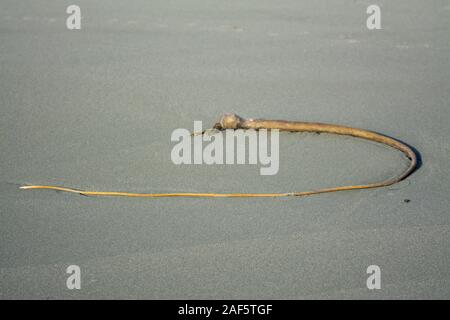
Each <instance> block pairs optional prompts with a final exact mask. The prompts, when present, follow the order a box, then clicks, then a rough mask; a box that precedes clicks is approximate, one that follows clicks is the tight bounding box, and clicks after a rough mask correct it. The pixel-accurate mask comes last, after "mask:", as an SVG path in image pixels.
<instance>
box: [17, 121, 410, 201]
mask: <svg viewBox="0 0 450 320" xmlns="http://www.w3.org/2000/svg"><path fill="white" fill-rule="evenodd" d="M214 129H217V130H226V129H255V130H260V129H269V130H271V129H277V130H280V131H290V132H318V133H331V134H339V135H346V136H352V137H357V138H362V139H366V140H370V141H375V142H378V143H381V144H385V145H387V146H390V147H392V148H395V149H397V150H399V151H401V152H403V153H404V154H405V155H406V157H407V158H408V159H409V160H410V164H409V166H408V167H407V168H406V169H405V170H404V171H402V172H400V173H399V174H398V175H397V176H394V177H392V178H389V179H386V180H383V181H380V182H374V183H370V184H363V185H350V186H341V187H332V188H324V189H318V190H312V191H301V192H284V193H197V192H194V193H190V192H179V193H133V192H117V191H87V190H78V189H72V188H65V187H58V186H50V185H30V186H21V187H20V189H27V190H29V189H50V190H57V191H63V192H70V193H76V194H80V195H84V196H117V197H139V198H159V197H209V198H262V197H286V196H309V195H314V194H320V193H328V192H337V191H345V190H357V189H371V188H380V187H386V186H390V185H392V184H394V183H397V182H399V181H401V180H403V179H405V178H406V177H408V176H409V175H410V174H411V173H412V172H413V171H414V170H415V169H416V166H417V156H416V153H415V152H414V151H413V150H412V148H410V147H409V146H407V145H406V144H404V143H402V142H400V141H398V140H395V139H393V138H390V137H387V136H384V135H382V134H379V133H375V132H372V131H368V130H363V129H358V128H352V127H346V126H340V125H332V124H326V123H315V122H298V121H284V120H264V119H260V120H255V119H249V120H246V119H243V118H241V117H239V116H237V115H235V114H226V115H224V116H222V118H221V119H220V121H219V122H218V123H216V124H215V125H214Z"/></svg>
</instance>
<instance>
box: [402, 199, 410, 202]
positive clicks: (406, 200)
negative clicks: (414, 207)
mask: <svg viewBox="0 0 450 320" xmlns="http://www.w3.org/2000/svg"><path fill="white" fill-rule="evenodd" d="M403 202H405V203H408V202H411V200H409V199H405V200H403Z"/></svg>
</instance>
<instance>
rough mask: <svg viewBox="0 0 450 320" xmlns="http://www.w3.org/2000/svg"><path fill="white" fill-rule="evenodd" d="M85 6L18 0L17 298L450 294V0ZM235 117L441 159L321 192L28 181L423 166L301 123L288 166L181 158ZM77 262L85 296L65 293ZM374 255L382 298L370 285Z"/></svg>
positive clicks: (6, 77)
mask: <svg viewBox="0 0 450 320" xmlns="http://www.w3.org/2000/svg"><path fill="white" fill-rule="evenodd" d="M130 2H131V3H130ZM72 3H73V2H71V1H50V0H48V1H43V0H36V1H15V0H8V1H6V0H2V1H1V3H0V84H1V86H0V299H13V298H19V299H23V298H33V299H34V298H50V299H56V298H64V299H71V298H150V299H155V298H164V299H170V298H179V299H187V298H231V299H239V298H245V299H256V298H274V299H298V298H356V299H372V298H376V299H394V298H400V299H403V298H412V299H431V298H438V299H442V298H446V299H448V298H450V277H449V276H450V249H449V244H450V225H449V223H450V219H449V215H450V214H449V208H450V198H449V180H450V167H449V157H450V141H449V136H450V126H449V125H448V123H449V119H450V103H449V101H450V61H449V53H450V51H449V49H450V46H449V40H450V38H449V30H450V28H449V27H450V2H449V1H437V0H435V1H419V0H414V1H407V0H402V1H399V0H398V1H385V0H383V1H377V4H379V5H380V7H381V10H382V30H373V31H370V30H368V29H367V28H366V22H365V20H366V17H367V14H366V8H367V6H368V5H369V4H372V3H373V1H347V0H345V1H344V0H340V1H332V2H331V1H325V0H321V1H296V0H292V1H276V2H275V1H268V0H264V1H261V0H251V1H206V0H204V1H201V0H195V1H170V2H168V1H163V0H158V1H151V2H150V1H144V0H139V1H129V2H128V1H119V0H114V1H111V0H101V1H87V0H79V1H77V4H78V5H79V6H80V7H81V12H82V17H83V19H82V29H81V30H74V31H69V30H67V29H66V27H65V20H66V17H67V16H68V15H67V14H66V13H65V11H66V8H67V6H68V5H69V4H72ZM224 112H236V113H238V114H240V115H242V116H244V117H253V118H269V119H286V120H302V121H320V122H329V123H337V124H344V125H350V126H354V127H361V128H366V129H370V130H374V131H378V132H381V133H384V134H387V135H389V136H392V137H396V138H399V139H401V140H402V141H405V142H407V143H408V144H410V145H412V146H414V147H415V148H416V149H417V150H419V152H420V154H421V157H422V161H423V164H422V166H421V167H420V169H419V170H418V171H417V172H415V173H414V174H413V175H412V176H411V177H410V178H408V179H407V180H405V181H403V182H401V183H399V184H397V185H394V186H392V187H388V188H382V189H374V190H361V191H352V192H342V193H334V194H326V195H319V196H314V197H306V198H284V199H186V198H179V199H170V198H164V199H129V198H92V197H83V196H77V195H71V194H66V193H58V192H53V191H46V190H36V191H22V190H19V189H18V186H20V185H21V184H57V185H65V186H72V187H78V188H85V189H93V190H120V191H136V192H164V191H167V192H173V191H180V192H183V191H193V192H204V191H216V192H282V191H304V190H310V189H313V188H320V187H329V186H336V185H343V184H344V185H345V184H356V183H368V182H373V181H378V180H382V179H384V178H387V177H390V176H392V175H394V174H396V173H397V172H399V171H401V170H402V168H404V167H405V166H406V165H407V162H406V160H405V158H404V157H403V156H402V155H401V154H400V153H399V152H397V151H394V150H391V149H388V148H385V147H383V146H380V145H377V144H373V143H367V142H364V141H361V140H358V139H352V138H347V137H336V136H332V135H326V134H325V135H324V134H323V135H315V134H290V133H283V134H281V135H280V170H279V173H278V174H277V175H275V176H260V175H259V166H254V165H239V166H238V165H234V166H233V165H228V166H226V165H224V166H217V165H216V166H206V165H203V166H194V165H191V166H189V165H184V166H176V165H174V164H173V163H172V162H171V160H170V151H171V148H172V147H173V145H174V143H172V142H171V141H170V135H171V133H172V131H173V130H174V129H176V128H187V129H192V128H193V121H194V120H202V121H203V123H204V125H205V126H209V125H212V124H213V123H214V122H215V121H217V120H218V118H219V117H220V115H221V114H223V113H224ZM405 199H409V200H410V202H404V200H405ZM71 264H75V265H79V266H80V268H81V272H82V282H81V285H82V288H81V290H68V289H67V288H66V278H67V276H68V275H67V274H66V273H65V270H66V268H67V266H69V265H71ZM372 264H375V265H378V266H380V268H381V279H382V288H381V290H368V289H367V287H366V279H367V277H368V275H367V274H366V268H367V267H368V266H369V265H372Z"/></svg>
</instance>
